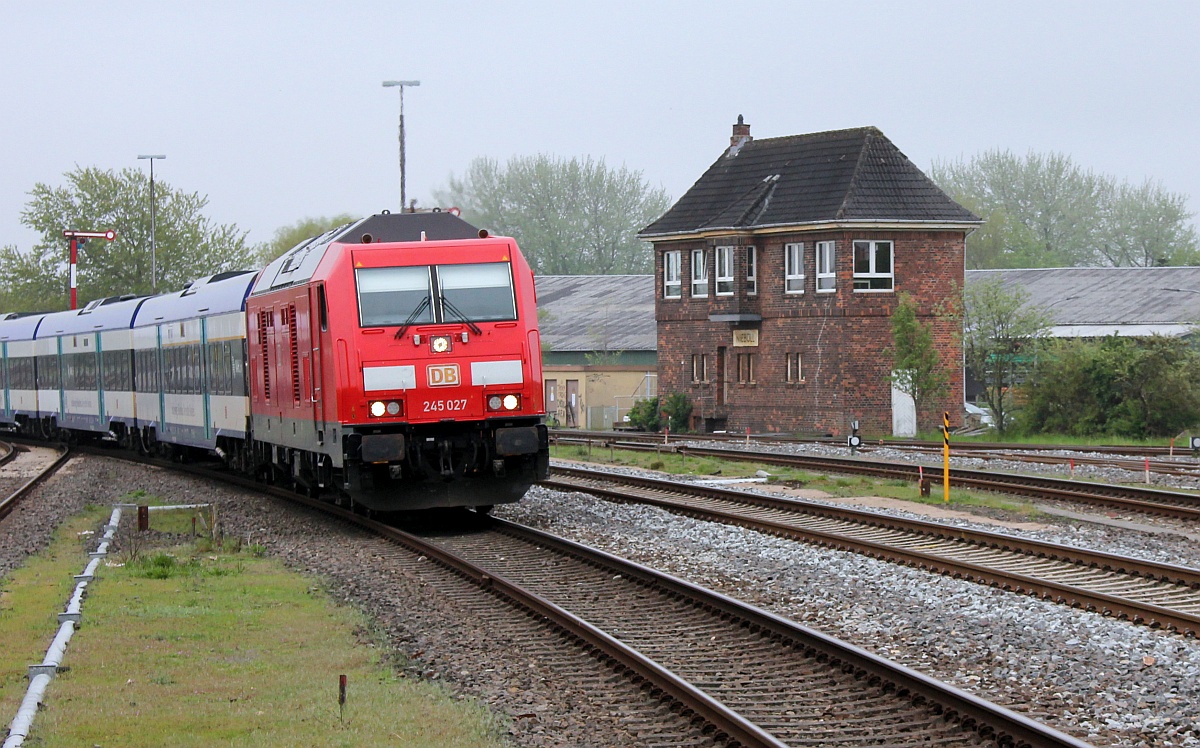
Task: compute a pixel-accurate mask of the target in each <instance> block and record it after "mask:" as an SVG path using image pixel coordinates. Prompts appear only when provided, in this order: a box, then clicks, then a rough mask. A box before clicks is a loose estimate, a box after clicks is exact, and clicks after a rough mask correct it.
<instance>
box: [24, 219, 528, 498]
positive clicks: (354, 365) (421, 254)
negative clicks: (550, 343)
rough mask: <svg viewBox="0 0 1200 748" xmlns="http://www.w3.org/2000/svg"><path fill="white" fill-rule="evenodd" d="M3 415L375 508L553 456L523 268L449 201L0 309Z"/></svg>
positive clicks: (499, 485) (70, 436)
mask: <svg viewBox="0 0 1200 748" xmlns="http://www.w3.org/2000/svg"><path fill="white" fill-rule="evenodd" d="M0 389H2V391H3V401H2V402H0V428H6V429H9V430H10V431H15V432H17V433H20V434H25V435H29V436H36V437H41V438H44V439H65V440H99V441H103V442H110V443H113V444H115V445H117V446H119V447H122V448H126V449H131V450H138V451H140V452H143V453H150V454H154V455H159V456H163V457H170V458H176V459H199V458H206V459H212V458H218V459H220V460H221V461H222V462H224V463H225V464H226V465H227V466H228V467H229V469H231V470H235V471H238V472H239V473H244V474H247V475H251V476H254V477H255V478H256V479H259V480H263V481H267V482H271V483H275V484H279V485H286V486H289V487H292V488H294V489H295V490H298V491H301V492H303V493H305V494H307V495H311V496H318V497H323V498H328V499H330V500H333V501H336V502H338V503H348V504H350V505H352V506H355V507H361V508H365V509H367V510H371V511H376V512H397V511H406V510H418V509H430V508H435V507H471V508H474V509H475V510H476V511H481V512H484V513H486V512H487V511H490V509H491V507H493V506H495V505H496V504H503V503H509V502H514V501H518V500H520V498H521V497H522V496H523V495H524V494H525V493H526V491H527V490H528V489H529V487H530V486H531V485H533V484H534V483H536V482H537V481H539V480H541V479H543V478H545V477H546V476H547V474H548V472H549V464H550V459H549V439H548V433H547V429H546V424H545V410H544V403H543V388H542V367H541V344H540V339H539V334H538V318H537V299H536V290H535V288H534V277H533V272H532V270H531V269H530V266H529V264H528V262H527V261H526V259H525V257H524V256H523V255H522V253H521V251H520V249H519V248H518V246H517V243H516V242H515V241H514V240H513V239H512V238H509V237H501V236H490V235H488V233H487V232H486V231H481V230H479V229H477V228H475V227H474V226H472V225H471V224H469V223H467V222H466V221H464V220H463V219H461V218H460V217H458V215H456V214H455V213H454V212H451V211H431V212H422V213H389V212H386V211H385V212H383V213H380V214H377V215H373V216H368V217H366V218H363V219H361V220H359V221H355V222H353V223H350V224H347V225H344V226H340V227H338V228H335V229H332V230H330V231H328V232H326V233H324V234H321V235H319V236H315V237H312V238H310V239H308V240H306V241H304V242H301V243H300V244H298V245H297V246H296V247H294V248H293V249H291V250H290V251H288V252H286V253H284V254H283V255H281V256H280V257H278V258H276V259H275V260H273V261H272V262H270V263H269V264H268V265H267V266H266V267H265V268H262V269H261V270H257V271H253V270H250V271H231V272H224V273H218V274H216V275H212V276H209V277H206V278H202V279H199V280H196V281H193V282H192V283H189V284H188V285H187V287H186V288H184V289H183V290H181V291H177V292H173V293H166V294H160V295H155V296H143V297H131V296H121V297H110V298H104V299H97V300H95V301H92V302H90V303H88V304H86V305H85V306H83V307H82V308H80V309H77V310H70V311H63V312H51V313H40V314H8V315H5V316H4V317H3V318H0Z"/></svg>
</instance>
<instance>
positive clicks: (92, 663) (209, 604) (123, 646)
mask: <svg viewBox="0 0 1200 748" xmlns="http://www.w3.org/2000/svg"><path fill="white" fill-rule="evenodd" d="M107 514H108V510H107V509H103V508H99V509H96V510H94V511H91V512H89V513H87V514H86V515H83V516H81V517H77V518H75V519H73V520H71V521H70V522H68V523H67V524H66V525H65V526H64V528H63V529H62V530H61V531H60V532H59V534H58V535H57V536H56V538H55V541H54V543H53V544H52V545H51V547H50V549H49V550H48V551H47V552H46V553H45V554H42V555H40V556H38V557H35V558H34V559H31V561H30V563H29V564H27V565H26V566H25V567H23V568H21V569H19V570H17V571H15V572H14V573H13V574H12V575H11V576H10V578H9V579H8V580H7V583H6V584H5V588H4V592H3V596H2V597H0V641H3V642H4V646H3V647H0V677H2V678H3V681H2V683H3V688H2V689H0V707H3V708H4V712H5V714H7V715H10V716H11V715H12V714H15V712H16V708H17V706H18V705H19V703H20V700H21V698H22V697H23V696H24V691H25V686H26V681H25V671H26V666H27V665H28V664H30V663H32V662H40V661H41V658H42V656H43V655H44V653H45V648H46V646H47V645H48V644H49V641H50V639H51V638H53V634H54V632H55V630H56V628H57V624H56V623H55V615H56V614H57V613H58V612H60V611H61V610H62V609H63V606H64V604H65V603H66V600H67V598H68V597H69V595H70V592H71V588H72V586H73V582H72V580H71V575H72V574H75V573H78V572H79V570H80V569H82V567H83V565H84V564H85V563H86V557H85V555H84V554H83V553H82V548H81V544H80V542H79V540H78V538H77V536H76V535H75V533H76V532H79V531H80V530H81V529H83V528H89V529H90V528H92V527H95V526H97V525H98V524H100V523H102V522H103V521H104V519H105V518H106V517H107ZM130 521H134V520H133V518H130V517H126V519H125V522H130ZM123 524H124V523H123ZM189 525H190V523H189ZM189 530H190V526H189ZM259 549H261V546H259V547H258V549H255V548H253V547H248V546H243V550H242V552H240V553H232V552H228V551H217V552H199V551H197V550H196V547H195V546H194V545H192V544H183V545H177V546H172V547H167V548H153V549H147V550H146V551H145V552H144V553H143V554H141V555H140V556H139V557H138V558H137V559H135V560H132V561H130V562H129V563H128V564H126V565H124V566H110V567H102V568H101V570H100V573H99V576H98V578H97V580H96V581H95V582H93V584H92V585H91V586H90V587H89V594H88V597H87V600H86V602H85V603H84V608H83V613H84V621H83V625H82V627H81V628H80V629H79V631H77V632H76V634H75V638H74V639H73V640H72V641H71V644H70V647H69V648H68V651H67V656H66V658H65V659H64V664H65V665H67V666H69V671H68V672H63V673H61V674H60V675H59V676H58V677H57V678H56V679H55V680H54V682H53V683H52V684H51V685H50V688H49V690H48V691H47V695H46V707H45V708H44V709H43V710H42V711H41V712H40V713H39V715H38V717H37V720H36V721H35V723H34V730H33V733H32V735H31V736H30V740H29V744H30V745H38V746H43V747H45V746H78V745H105V746H108V745H121V746H211V745H233V746H238V745H265V744H270V745H324V746H361V745H413V746H489V747H490V746H500V745H502V744H503V743H502V741H501V739H500V737H499V735H500V732H501V730H502V726H501V725H500V724H499V723H498V721H497V720H496V719H495V718H493V717H491V716H490V715H489V714H488V713H487V712H486V711H485V710H484V709H483V708H482V707H480V706H478V705H475V704H472V703H469V702H465V703H464V702H460V701H456V700H455V698H454V697H453V696H452V695H451V694H448V693H446V692H445V691H444V690H443V689H441V688H440V687H438V686H436V685H433V684H428V683H423V682H418V681H413V680H409V679H406V678H404V677H402V676H401V675H398V674H397V671H396V670H395V668H393V667H391V666H390V664H389V663H388V662H387V661H386V657H385V656H384V654H383V652H384V648H383V647H381V646H379V642H377V641H375V638H374V636H373V635H372V634H371V633H370V627H369V624H368V622H367V621H366V619H364V618H363V617H362V616H361V615H360V614H358V613H357V612H355V611H353V610H351V609H348V608H344V607H339V606H337V605H336V604H334V603H333V602H332V601H331V600H330V598H329V597H328V596H327V595H326V594H325V592H323V591H322V590H320V589H319V588H317V587H314V586H313V584H312V582H311V580H308V579H306V578H304V577H302V576H300V575H298V574H294V573H292V572H289V571H288V570H287V569H285V568H284V566H283V565H282V563H281V562H279V561H278V560H276V559H272V558H267V557H265V556H264V555H263V554H262V553H261V552H259V553H256V552H255V551H257V550H259ZM339 674H346V675H347V677H348V681H349V687H348V693H347V701H346V706H345V710H344V712H341V711H339V707H338V703H337V694H338V675H339Z"/></svg>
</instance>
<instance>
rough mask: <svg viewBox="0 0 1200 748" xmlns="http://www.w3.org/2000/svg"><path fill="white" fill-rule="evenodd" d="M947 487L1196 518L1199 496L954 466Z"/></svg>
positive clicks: (877, 466)
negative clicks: (949, 485)
mask: <svg viewBox="0 0 1200 748" xmlns="http://www.w3.org/2000/svg"><path fill="white" fill-rule="evenodd" d="M676 451H678V452H679V453H681V454H688V455H696V456H704V457H714V458H720V459H725V460H737V461H743V462H761V463H765V464H770V465H780V466H785V467H795V468H803V469H809V470H822V471H825V472H832V473H843V474H851V475H874V476H876V477H881V478H893V479H901V480H909V481H911V480H915V479H917V477H918V476H919V475H920V474H921V472H922V471H921V467H922V466H918V465H914V464H911V463H906V462H887V461H880V460H863V459H857V458H848V457H813V456H808V455H783V454H774V453H770V452H746V451H743V450H734V449H717V448H713V447H687V446H680V447H677V448H676ZM923 467H924V468H925V469H924V473H925V477H926V479H928V480H929V481H930V482H931V483H939V484H940V483H941V473H940V471H939V470H935V469H933V468H930V467H929V466H923ZM950 483H951V485H956V486H959V487H962V488H977V489H980V490H983V491H994V492H999V493H1006V494H1012V495H1018V496H1031V497H1034V498H1040V499H1056V500H1060V501H1069V502H1076V503H1085V504H1096V505H1100V506H1108V507H1115V508H1118V509H1123V510H1126V511H1133V512H1141V513H1143V514H1153V515H1158V516H1167V517H1176V518H1179V519H1189V520H1200V496H1198V495H1196V494H1189V493H1183V492H1179V491H1166V490H1163V489H1156V488H1142V487H1139V486H1123V485H1117V484H1113V483H1094V482H1091V481H1073V480H1066V479H1062V478H1051V477H1047V476H1037V475H1022V474H1018V473H1002V472H994V471H987V470H971V469H967V468H954V467H952V468H950Z"/></svg>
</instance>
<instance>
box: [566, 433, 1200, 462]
mask: <svg viewBox="0 0 1200 748" xmlns="http://www.w3.org/2000/svg"><path fill="white" fill-rule="evenodd" d="M550 436H551V438H557V439H561V440H564V441H581V440H586V439H592V440H595V441H603V442H605V443H607V442H608V441H629V442H658V443H659V444H662V443H664V439H665V438H667V439H669V440H670V441H671V442H682V441H712V442H718V443H719V442H740V441H744V440H745V439H746V435H745V434H712V433H706V434H688V433H677V434H669V435H666V434H661V433H659V434H656V433H652V432H645V431H582V430H578V429H551V430H550ZM750 438H751V439H753V440H754V441H757V442H767V443H776V444H841V445H843V446H844V445H845V443H846V440H845V439H844V438H840V439H839V438H836V437H833V436H808V437H804V436H788V435H785V434H751V435H750ZM864 444H865V445H866V446H872V447H876V446H878V447H891V448H896V449H905V448H914V449H919V448H931V449H938V450H940V449H941V448H942V443H941V442H940V441H924V440H921V439H887V440H884V439H869V440H864ZM954 448H955V449H956V450H963V451H974V450H981V451H985V452H987V451H1005V450H1014V451H1026V452H1056V451H1057V452H1061V451H1074V452H1096V453H1100V454H1115V455H1139V456H1154V455H1162V456H1166V455H1180V456H1182V455H1185V454H1188V453H1191V451H1192V450H1191V449H1190V447H1174V448H1172V447H1144V446H1137V445H1132V444H1131V445H1111V444H1096V445H1079V446H1074V447H1072V446H1069V445H1064V444H1014V443H1012V442H975V441H958V442H955V444H954Z"/></svg>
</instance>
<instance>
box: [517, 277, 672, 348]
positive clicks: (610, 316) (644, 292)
mask: <svg viewBox="0 0 1200 748" xmlns="http://www.w3.org/2000/svg"><path fill="white" fill-rule="evenodd" d="M535 281H536V283H537V299H538V309H539V310H544V311H543V312H542V315H541V316H542V321H541V325H540V328H541V336H542V342H543V343H544V344H545V345H546V348H547V349H548V350H553V351H601V350H603V351H614V352H615V351H654V350H657V348H658V332H657V327H656V324H655V321H654V276H653V275H539V276H538V277H537V278H536V279H535Z"/></svg>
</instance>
